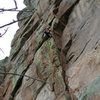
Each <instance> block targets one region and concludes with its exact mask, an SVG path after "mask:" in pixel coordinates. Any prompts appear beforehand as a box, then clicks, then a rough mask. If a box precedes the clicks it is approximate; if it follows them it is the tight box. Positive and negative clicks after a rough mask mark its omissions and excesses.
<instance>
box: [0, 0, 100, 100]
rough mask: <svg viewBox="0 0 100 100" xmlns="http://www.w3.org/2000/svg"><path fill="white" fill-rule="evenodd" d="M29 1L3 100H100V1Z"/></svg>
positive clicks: (11, 55)
mask: <svg viewBox="0 0 100 100" xmlns="http://www.w3.org/2000/svg"><path fill="white" fill-rule="evenodd" d="M24 3H25V5H26V8H25V9H23V10H22V11H20V12H19V14H18V16H17V18H18V19H23V18H24V20H21V21H20V22H19V29H18V30H17V32H16V34H15V36H14V39H13V40H12V44H11V47H12V49H11V52H10V56H9V63H8V66H7V73H10V74H6V76H5V77H4V81H3V82H4V83H3V84H4V86H3V91H2V98H0V100H100V99H99V98H100V0H24ZM12 73H13V75H12Z"/></svg>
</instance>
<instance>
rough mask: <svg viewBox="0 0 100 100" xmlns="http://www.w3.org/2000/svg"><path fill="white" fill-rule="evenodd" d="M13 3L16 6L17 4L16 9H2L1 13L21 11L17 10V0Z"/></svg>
mask: <svg viewBox="0 0 100 100" xmlns="http://www.w3.org/2000/svg"><path fill="white" fill-rule="evenodd" d="M13 1H14V4H15V8H11V9H4V8H1V9H0V12H4V11H19V10H17V9H18V7H17V2H16V0H13Z"/></svg>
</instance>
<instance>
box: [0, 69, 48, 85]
mask: <svg viewBox="0 0 100 100" xmlns="http://www.w3.org/2000/svg"><path fill="white" fill-rule="evenodd" d="M0 74H1V75H2V74H8V75H16V76H21V77H27V78H30V79H33V80H37V81H39V82H45V81H43V80H41V79H37V78H33V77H30V76H28V75H23V74H16V73H11V72H1V71H0ZM46 83H48V82H46ZM48 84H49V83H48Z"/></svg>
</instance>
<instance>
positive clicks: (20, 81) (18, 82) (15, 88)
mask: <svg viewBox="0 0 100 100" xmlns="http://www.w3.org/2000/svg"><path fill="white" fill-rule="evenodd" d="M29 66H30V65H29ZM29 66H28V67H27V68H26V69H25V70H24V71H23V72H22V75H23V76H21V77H20V78H19V79H18V81H17V83H16V86H15V87H14V89H13V91H12V93H11V97H10V100H14V97H15V95H16V93H17V91H18V90H19V88H20V87H21V85H22V81H23V78H24V75H25V73H26V71H27V70H28V69H29Z"/></svg>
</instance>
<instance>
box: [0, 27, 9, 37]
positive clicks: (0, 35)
mask: <svg viewBox="0 0 100 100" xmlns="http://www.w3.org/2000/svg"><path fill="white" fill-rule="evenodd" d="M7 31H8V28H7V29H5V32H4V33H3V34H1V33H0V37H2V36H3V35H5V34H6V33H7Z"/></svg>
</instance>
